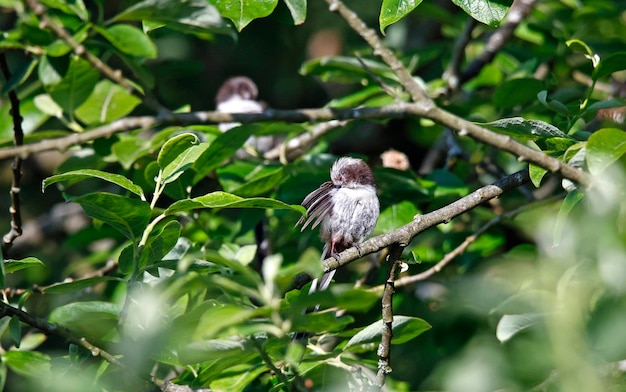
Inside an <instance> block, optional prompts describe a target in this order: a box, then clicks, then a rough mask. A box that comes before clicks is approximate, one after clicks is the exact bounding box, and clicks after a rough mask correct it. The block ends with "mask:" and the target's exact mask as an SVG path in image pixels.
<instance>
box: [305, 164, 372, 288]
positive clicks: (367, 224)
mask: <svg viewBox="0 0 626 392" xmlns="http://www.w3.org/2000/svg"><path fill="white" fill-rule="evenodd" d="M302 205H303V206H304V207H305V208H306V211H307V216H306V217H301V218H300V220H298V222H297V223H296V226H298V225H302V228H301V231H303V230H304V229H306V228H307V226H309V225H311V228H312V229H314V228H315V227H317V226H318V225H319V224H320V223H321V229H320V237H321V238H322V240H323V241H324V242H325V246H324V251H323V253H322V259H324V258H326V257H327V256H328V255H330V256H334V255H335V254H337V253H340V252H342V251H344V250H346V249H348V248H350V247H351V246H353V245H356V244H358V243H359V242H361V241H363V240H364V239H365V238H366V237H367V236H368V235H370V233H371V232H372V230H373V229H374V226H376V221H377V220H378V214H379V210H380V205H379V202H378V197H377V196H376V184H375V182H374V175H373V174H372V170H371V169H370V168H369V166H367V164H366V163H365V162H363V161H362V160H361V159H357V158H347V157H345V158H339V159H338V160H337V161H336V162H335V163H334V164H333V166H332V168H331V169H330V181H328V182H325V183H323V184H322V185H321V186H320V187H319V188H318V189H316V190H314V191H313V192H311V193H310V194H309V195H308V196H307V197H305V198H304V201H303V202H302ZM334 274H335V271H334V270H333V271H330V272H327V273H325V274H324V275H323V276H322V277H321V278H320V279H319V282H318V280H317V279H315V280H314V281H313V283H312V284H311V289H310V290H309V293H313V292H315V291H323V290H325V289H326V288H327V287H328V285H329V284H330V281H331V280H332V278H333V276H334Z"/></svg>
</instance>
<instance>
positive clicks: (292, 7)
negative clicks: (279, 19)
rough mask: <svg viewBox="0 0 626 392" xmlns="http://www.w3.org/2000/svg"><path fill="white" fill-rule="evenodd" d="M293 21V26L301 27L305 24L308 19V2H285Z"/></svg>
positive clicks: (294, 0)
mask: <svg viewBox="0 0 626 392" xmlns="http://www.w3.org/2000/svg"><path fill="white" fill-rule="evenodd" d="M283 1H284V2H285V5H286V6H287V8H289V12H290V13H291V18H292V19H293V24H295V25H299V24H302V23H304V20H305V19H306V3H307V0H283Z"/></svg>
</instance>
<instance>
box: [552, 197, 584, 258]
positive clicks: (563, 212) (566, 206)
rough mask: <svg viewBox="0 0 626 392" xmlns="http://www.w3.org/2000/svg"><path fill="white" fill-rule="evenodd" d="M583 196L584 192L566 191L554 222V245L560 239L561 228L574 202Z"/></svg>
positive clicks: (574, 205) (565, 222) (563, 226)
mask: <svg viewBox="0 0 626 392" xmlns="http://www.w3.org/2000/svg"><path fill="white" fill-rule="evenodd" d="M583 197H585V194H584V193H582V192H578V191H572V192H568V193H567V195H566V196H565V199H563V203H561V207H560V208H559V213H558V215H557V217H556V222H555V223H554V236H553V237H554V239H553V243H554V246H557V245H558V244H559V243H560V241H561V234H563V229H564V228H565V225H566V224H567V217H568V216H569V214H570V213H571V212H572V210H573V209H574V207H576V204H578V202H579V201H581V200H582V199H583Z"/></svg>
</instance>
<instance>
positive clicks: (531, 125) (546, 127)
mask: <svg viewBox="0 0 626 392" xmlns="http://www.w3.org/2000/svg"><path fill="white" fill-rule="evenodd" d="M479 125H482V126H484V127H485V128H487V129H490V130H492V131H494V132H498V133H501V134H504V135H510V136H515V137H519V138H523V139H530V140H537V139H545V138H552V137H562V138H568V136H567V135H566V134H565V133H563V132H561V130H559V129H558V128H557V127H555V126H554V125H551V124H548V123H545V122H543V121H539V120H526V119H524V118H522V117H511V118H503V119H500V120H496V121H492V122H489V123H482V124H480V123H479Z"/></svg>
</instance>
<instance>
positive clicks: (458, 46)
mask: <svg viewBox="0 0 626 392" xmlns="http://www.w3.org/2000/svg"><path fill="white" fill-rule="evenodd" d="M474 27H476V19H474V18H471V17H469V18H468V19H467V22H465V27H463V31H462V32H461V34H460V35H459V37H458V38H457V40H456V42H455V43H454V48H452V54H451V57H450V63H449V64H448V68H446V71H445V72H444V73H443V79H444V80H445V81H447V82H448V88H449V89H450V90H456V89H457V88H458V86H459V73H460V69H461V62H462V61H463V57H464V54H465V48H466V47H467V44H468V43H469V42H470V39H471V38H472V31H474Z"/></svg>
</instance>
